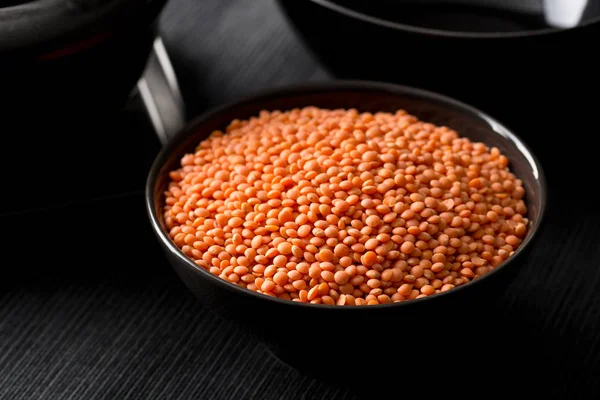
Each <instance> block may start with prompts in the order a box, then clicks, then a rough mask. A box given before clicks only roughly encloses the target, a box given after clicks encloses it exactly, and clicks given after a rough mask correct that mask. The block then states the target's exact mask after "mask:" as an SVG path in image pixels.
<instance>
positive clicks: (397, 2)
mask: <svg viewBox="0 0 600 400" xmlns="http://www.w3.org/2000/svg"><path fill="white" fill-rule="evenodd" d="M312 1H313V2H315V3H317V4H320V5H322V6H325V7H328V8H330V9H331V10H333V11H335V12H338V13H340V14H344V15H347V16H349V17H353V18H358V19H360V20H363V21H365V22H369V23H373V24H377V25H382V26H390V27H394V28H395V29H406V30H419V31H422V32H428V33H435V34H456V35H461V34H469V35H481V36H486V37H491V36H504V35H513V34H516V35H527V34H532V33H549V32H553V31H557V30H561V29H572V28H577V27H580V26H585V25H587V24H589V23H592V22H595V21H597V20H598V18H599V17H600V0H590V1H579V0H553V1H545V2H542V1H522V0H418V1H416V0H372V1H363V0H312Z"/></svg>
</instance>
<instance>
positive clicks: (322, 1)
mask: <svg viewBox="0 0 600 400" xmlns="http://www.w3.org/2000/svg"><path fill="white" fill-rule="evenodd" d="M309 1H311V2H313V3H315V4H317V5H319V6H321V7H325V8H327V9H329V10H331V11H334V12H337V13H339V14H342V15H345V16H347V17H349V18H353V19H357V20H360V21H363V22H366V23H369V24H372V25H379V26H382V27H385V28H390V29H394V30H399V31H406V32H411V33H417V34H422V35H430V36H440V37H447V38H461V39H517V38H527V37H536V36H544V35H551V34H559V33H563V32H569V31H574V30H578V29H583V28H585V27H587V26H589V25H592V24H595V23H598V22H600V16H598V17H594V18H591V19H589V20H586V21H584V22H582V23H581V24H579V25H577V26H574V27H571V28H544V29H535V30H523V31H515V32H459V31H447V30H443V29H432V28H422V27H419V26H415V25H409V24H402V23H399V22H394V21H389V20H386V19H383V18H379V17H375V16H373V15H369V14H365V13H363V12H360V11H357V10H354V9H352V8H349V7H345V6H343V5H340V4H337V3H333V2H331V1H329V0H309Z"/></svg>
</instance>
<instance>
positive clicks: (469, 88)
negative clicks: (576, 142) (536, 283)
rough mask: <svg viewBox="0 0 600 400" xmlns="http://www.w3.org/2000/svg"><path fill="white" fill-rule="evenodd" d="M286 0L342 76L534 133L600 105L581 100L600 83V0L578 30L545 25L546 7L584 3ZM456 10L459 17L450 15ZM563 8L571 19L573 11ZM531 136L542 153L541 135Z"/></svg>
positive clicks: (309, 40)
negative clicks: (433, 97)
mask: <svg viewBox="0 0 600 400" xmlns="http://www.w3.org/2000/svg"><path fill="white" fill-rule="evenodd" d="M431 2H433V3H436V4H429V3H431ZM406 3H410V4H413V6H406ZM448 3H451V4H460V3H467V4H470V5H477V4H479V5H480V6H481V7H480V8H466V7H459V6H456V7H453V6H448ZM538 3H539V4H538ZM558 3H561V4H558ZM278 4H279V6H280V8H281V9H282V10H283V12H284V14H285V15H286V16H287V17H288V19H289V21H291V23H292V25H293V26H294V27H295V29H296V31H297V32H298V33H299V35H300V37H301V38H302V39H303V40H304V42H305V43H306V44H307V46H308V48H310V49H311V50H312V52H313V53H314V54H315V55H316V56H317V58H318V59H319V60H320V61H321V62H322V64H323V65H324V66H325V67H326V68H327V69H328V70H329V71H330V72H331V73H332V74H333V75H334V76H335V77H336V78H338V79H361V80H365V79H366V80H378V81H386V82H394V83H400V84H404V85H410V86H414V87H421V88H424V89H428V90H433V91H437V92H440V93H443V94H446V95H448V96H452V97H454V98H457V99H459V100H461V101H465V102H468V103H470V104H477V105H478V107H480V108H481V109H483V110H485V111H486V112H489V113H492V114H493V115H495V116H496V117H497V118H499V119H501V120H502V121H505V122H506V123H508V124H510V125H511V126H514V127H518V128H519V130H520V131H521V132H522V135H523V137H525V138H527V139H529V138H535V139H538V138H540V139H542V138H544V137H545V135H546V134H547V132H548V129H552V128H557V124H559V125H560V124H562V125H560V127H561V128H565V129H567V128H572V127H573V122H574V120H575V119H576V120H580V119H581V118H586V117H589V116H590V115H593V113H595V108H596V106H595V103H593V104H591V103H590V102H585V101H579V99H580V98H582V96H585V94H584V93H588V92H589V93H596V92H597V90H598V89H599V88H600V79H599V71H600V61H599V58H598V57H596V55H595V51H593V50H592V49H593V48H595V46H596V41H597V38H598V37H599V36H600V1H597V0H593V1H588V2H587V8H586V9H585V10H584V13H583V17H582V20H581V23H579V24H578V25H575V26H572V27H569V28H565V27H564V26H566V24H564V25H561V26H562V27H561V26H551V25H549V24H547V23H545V22H544V21H543V19H542V18H543V17H542V14H541V13H543V11H544V9H543V8H542V7H544V5H546V7H549V5H552V4H555V5H557V4H558V5H562V6H569V5H571V6H574V5H575V4H578V5H581V4H582V3H581V2H572V3H571V2H569V1H562V2H542V1H539V2H524V1H517V0H515V1H506V0H505V1H503V0H497V1H491V0H486V1H483V0H482V1H477V0H455V1H450V0H446V1H430V2H427V1H425V0H422V1H414V0H407V1H404V0H370V1H364V0H337V1H332V0H295V1H288V0H278ZM403 4H404V6H403ZM415 4H416V6H414V5H415ZM536 4H537V5H539V8H540V9H539V10H538V14H537V15H536V14H535V13H534V14H527V13H517V12H512V13H508V12H507V11H506V10H507V9H510V8H511V7H512V8H513V9H517V10H519V9H522V8H525V9H527V8H529V9H534V8H535V7H537V6H536ZM493 6H496V9H495V10H494V9H493V8H492V7H493ZM526 6H529V7H526ZM457 7H458V8H457ZM455 9H458V10H460V11H461V12H460V13H459V15H454V14H449V13H450V12H452V11H453V10H455ZM465 9H466V11H463V10H465ZM558 15H559V17H562V18H563V19H568V18H567V16H568V14H566V13H564V12H563V13H560V12H558ZM398 21H400V22H402V23H400V22H398ZM563 22H565V21H563ZM567 22H570V21H567ZM448 25H450V26H448ZM432 26H433V27H436V28H437V29H434V28H432ZM451 29H454V30H451ZM525 109H526V110H527V112H526V113H525V112H523V110H525ZM549 114H551V115H552V116H553V117H552V118H549V117H548V115H549ZM573 116H576V117H575V118H574V117H573ZM587 121H588V123H591V122H593V119H591V118H589V119H588V120H587ZM581 126H584V125H583V124H582V125H581ZM557 130H558V129H557ZM532 142H533V140H532ZM531 144H532V146H534V150H535V151H536V153H538V152H539V151H538V149H537V148H535V144H536V143H531ZM554 149H555V150H557V151H558V150H560V149H559V148H558V147H554ZM540 150H544V148H543V147H542V146H540ZM555 155H556V154H554V156H555ZM542 161H545V160H544V157H542Z"/></svg>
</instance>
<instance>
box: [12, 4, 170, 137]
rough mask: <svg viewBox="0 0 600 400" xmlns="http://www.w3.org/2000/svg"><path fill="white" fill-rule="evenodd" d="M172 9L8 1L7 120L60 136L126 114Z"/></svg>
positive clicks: (140, 5) (151, 6)
mask: <svg viewBox="0 0 600 400" xmlns="http://www.w3.org/2000/svg"><path fill="white" fill-rule="evenodd" d="M165 2H166V0H150V1H146V0H111V1H103V0H100V1H84V0H69V1H65V0H43V1H26V0H20V1H18V0H9V1H0V87H2V93H1V97H0V104H1V105H2V109H3V117H4V120H5V121H6V119H7V118H11V117H14V119H15V120H16V121H19V125H27V122H30V121H36V120H37V121H39V120H43V121H44V124H43V125H45V127H46V128H47V129H60V127H61V126H62V125H64V124H68V123H69V122H70V121H72V120H74V119H79V120H80V121H84V120H89V119H91V118H99V117H102V118H104V117H105V115H106V113H107V112H109V111H115V110H117V109H119V108H120V107H121V106H122V105H123V104H124V103H125V101H126V100H127V98H128V96H129V94H130V93H131V91H132V89H133V88H134V86H135V84H136V82H137V80H138V79H139V78H140V76H141V74H142V72H143V69H144V67H145V65H146V62H147V60H148V56H149V54H150V52H151V49H152V44H153V41H154V38H155V37H156V27H155V25H156V24H155V21H156V18H157V16H158V14H159V12H160V11H161V9H162V8H163V6H164V4H165ZM31 115H35V116H36V117H37V118H30V116H31ZM57 121H59V122H60V123H58V122H57ZM52 122H57V123H56V124H53V123H52ZM50 125H58V127H57V126H50ZM33 130H34V129H33V128H32V131H33Z"/></svg>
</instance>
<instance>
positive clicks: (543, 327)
mask: <svg viewBox="0 0 600 400" xmlns="http://www.w3.org/2000/svg"><path fill="white" fill-rule="evenodd" d="M290 1H292V0H290ZM160 26H161V32H162V34H163V38H164V40H165V44H166V46H167V49H168V50H169V52H170V54H171V56H172V59H173V62H174V64H175V68H176V72H177V73H178V76H179V79H180V83H181V86H182V89H183V94H184V97H185V99H186V102H187V104H188V107H189V111H190V112H191V113H192V114H194V113H198V112H201V111H203V110H205V109H207V108H209V107H211V106H215V105H218V104H221V103H223V102H226V101H229V100H234V99H236V98H238V97H240V96H243V95H246V94H250V93H252V92H254V91H256V90H259V89H261V88H265V87H273V86H280V85H285V84H288V83H298V82H304V81H307V80H321V79H329V76H328V75H327V73H326V72H325V71H324V70H323V69H322V68H320V67H319V65H318V64H317V62H316V61H315V60H314V58H313V57H311V55H310V54H309V53H308V52H307V51H306V50H305V48H304V47H303V46H302V45H301V43H300V42H299V41H298V39H297V38H296V37H295V36H294V34H293V32H292V31H291V30H290V28H289V27H288V25H287V24H286V21H285V20H284V19H283V17H282V15H281V14H280V13H279V11H278V9H277V8H276V6H275V4H274V2H273V1H270V0H254V1H244V0H239V1H234V0H203V1H193V0H171V1H170V2H169V4H168V6H167V8H166V9H165V11H164V12H163V14H162V17H161V25H160ZM93 125H94V126H85V127H82V128H81V135H82V137H83V138H85V140H83V139H82V141H81V147H79V148H77V149H75V150H74V151H73V153H72V154H70V155H71V156H72V157H74V158H76V159H77V163H75V165H73V167H72V170H71V173H68V174H62V175H60V176H52V177H43V168H41V169H40V176H38V177H35V176H34V177H31V176H23V177H20V176H19V166H18V165H15V169H14V170H13V171H10V172H9V173H10V174H11V176H12V177H15V176H16V177H17V178H19V179H29V180H31V182H32V183H31V185H32V186H33V187H34V188H35V185H39V187H40V189H39V190H38V191H37V192H36V191H35V190H34V192H35V193H36V194H35V195H34V196H31V195H27V196H26V197H27V198H26V199H25V198H23V201H26V202H27V204H28V205H29V206H28V207H27V209H26V210H23V209H18V208H16V207H5V208H4V209H2V210H0V226H1V227H2V229H3V230H4V231H5V232H6V238H5V240H3V242H2V244H1V246H2V248H1V250H2V254H3V258H2V259H0V266H1V267H2V269H1V270H2V271H3V273H2V276H0V399H10V400H19V399H86V400H88V399H89V400H92V399H163V398H169V399H210V400H212V399H215V400H216V399H231V400H234V399H251V398H252V399H261V400H272V399H296V398H302V393H304V397H303V398H306V399H324V400H329V399H352V398H355V397H357V396H356V395H355V394H354V393H353V392H352V391H351V390H349V389H345V388H341V387H337V386H334V385H331V384H328V383H325V382H322V381H318V380H315V379H312V378H309V377H306V376H303V375H302V374H300V373H298V372H296V371H294V370H293V369H292V368H290V367H288V366H287V365H285V364H283V363H282V362H281V361H279V360H277V359H276V358H275V357H273V356H272V355H271V354H270V353H269V352H268V350H267V349H266V347H265V346H263V345H262V344H260V343H259V342H257V341H256V340H254V339H253V338H251V337H249V336H247V335H245V334H243V333H241V332H240V331H238V330H237V329H235V328H234V327H233V326H231V325H230V324H229V323H228V322H226V321H223V320H221V319H220V318H219V317H217V316H215V315H213V314H212V313H210V312H209V311H208V310H206V309H205V308H203V307H202V306H201V305H200V304H199V303H198V301H196V300H195V299H194V298H193V297H192V296H191V295H190V294H189V293H188V291H187V290H186V289H185V288H184V286H183V284H182V283H181V282H180V281H179V280H178V278H177V277H176V275H175V274H174V273H173V272H172V270H171V269H170V267H169V266H168V264H167V263H166V260H165V259H164V257H163V255H162V253H161V252H160V250H159V248H158V246H157V243H156V241H155V238H154V236H153V234H152V233H151V231H150V229H149V225H148V223H147V219H146V215H145V211H144V206H143V193H142V188H143V185H144V180H145V174H146V172H147V170H148V168H149V165H150V162H151V161H152V158H153V157H154V155H155V154H156V152H157V151H158V149H159V144H158V142H157V140H156V139H155V138H154V136H153V135H152V133H151V132H150V131H149V126H148V124H147V121H146V120H145V117H144V114H143V113H142V112H141V111H140V110H139V105H138V104H136V103H135V102H132V104H130V106H129V108H128V109H127V112H124V113H122V114H121V115H120V116H118V118H116V119H114V120H113V119H108V118H107V119H106V120H104V121H97V123H95V124H93ZM27 157H28V153H27V152H24V153H23V159H22V160H21V162H23V163H27V162H29V160H28V158H27ZM63 158H64V159H67V160H69V158H68V157H62V156H59V155H57V162H59V161H60V159H63ZM65 162H66V161H65ZM82 169H83V170H84V171H85V172H80V171H81V170H82ZM81 173H83V174H87V178H85V179H83V178H81ZM48 182H51V183H52V185H50V186H48V185H47V186H44V183H48ZM593 184H594V183H593V182H592V181H591V182H590V185H593ZM47 187H55V188H60V191H61V193H62V196H57V195H55V194H53V193H51V192H49V190H50V189H48V188H47ZM3 193H4V195H3V197H4V198H5V199H9V200H11V199H12V200H15V199H16V200H15V201H17V200H19V199H21V198H22V197H25V196H24V195H23V193H21V192H20V190H19V189H18V188H15V187H7V188H5V191H4V192H3ZM555 193H563V195H562V196H555V197H553V198H552V199H551V201H550V208H549V212H548V215H547V220H546V225H545V229H544V231H543V233H542V237H541V238H540V240H539V241H538V242H537V247H536V249H535V250H534V251H533V252H532V255H531V258H530V262H529V263H528V264H527V265H526V266H525V267H524V268H523V270H522V271H521V273H520V275H519V277H518V278H517V279H516V281H515V282H514V284H513V285H512V286H510V287H508V288H507V290H506V294H505V296H504V297H503V298H501V299H499V300H498V302H497V303H496V304H490V305H489V315H487V316H486V317H487V318H488V319H491V320H494V321H495V322H496V324H495V325H494V326H495V328H494V332H491V331H488V330H486V329H484V328H482V329H481V330H479V331H474V332H473V333H472V335H471V336H470V337H465V338H464V342H463V343H448V344H443V345H440V346H434V347H424V353H423V354H424V357H430V358H431V362H432V364H431V365H432V367H431V371H413V370H411V369H410V362H408V361H407V362H406V363H405V364H400V366H399V370H398V376H399V381H400V383H398V382H366V384H367V385H375V386H378V387H385V386H386V385H387V386H389V387H390V388H392V389H393V391H392V393H395V394H396V395H395V396H392V397H390V398H398V397H400V394H401V393H403V390H404V389H403V388H408V387H409V386H410V385H411V382H412V380H411V376H416V375H422V374H431V379H430V380H428V382H430V384H429V385H427V386H424V387H423V388H422V390H421V392H422V397H423V398H428V397H430V396H431V397H433V396H453V395H454V394H458V395H460V394H461V393H465V390H466V389H465V388H468V387H469V385H470V382H473V381H475V380H477V381H479V382H481V381H482V380H485V381H488V382H489V387H490V393H492V394H493V393H494V388H495V387H500V386H502V387H506V386H509V387H510V386H511V385H514V386H515V387H514V391H515V394H517V393H528V394H533V395H534V398H538V397H545V398H562V399H578V398H583V399H595V398H598V393H599V392H598V389H599V379H600V378H599V377H600V368H599V367H600V365H599V361H598V360H599V357H598V354H599V353H600V346H599V343H600V334H599V330H600V324H599V321H600V296H599V295H598V290H599V289H600V269H599V267H600V246H598V244H599V243H600V223H599V221H600V219H599V217H598V215H597V214H598V212H597V211H596V210H595V209H594V200H593V197H592V195H591V193H592V192H591V191H590V190H589V189H586V188H581V187H570V186H569V184H568V183H565V187H564V188H562V187H561V188H558V189H556V188H555ZM14 203H15V202H13V203H10V202H9V203H8V204H14ZM47 204H52V206H51V207H47ZM462 312H468V310H464V311H462ZM473 318H474V319H479V318H482V316H478V315H473ZM306 323H310V322H309V321H306ZM394 324H395V323H391V324H390V331H389V335H390V337H393V335H394V326H395V325H394ZM486 326H487V325H486ZM440 329H441V330H443V329H451V327H444V328H440ZM371 341H374V342H375V343H379V342H378V338H371ZM500 346H501V347H502V349H503V351H506V352H507V357H506V359H507V360H509V361H508V362H506V359H504V360H503V361H502V362H503V363H506V365H503V366H501V368H502V369H504V370H507V371H511V374H512V375H513V376H514V378H515V380H514V381H510V380H508V381H507V380H505V379H504V378H503V379H502V380H499V379H494V377H495V376H496V375H495V372H492V368H490V367H489V366H487V365H485V364H483V365H462V364H461V363H460V361H461V355H460V354H461V352H462V351H471V352H486V349H488V348H490V347H500ZM307 351H310V348H307ZM370 351H375V352H380V353H381V352H386V353H387V352H390V351H393V353H394V354H395V355H396V356H397V357H398V358H399V359H401V358H402V346H396V347H394V348H393V349H391V350H390V349H389V348H388V347H387V346H386V345H385V341H384V340H383V339H382V340H381V345H377V346H376V347H375V348H374V349H371V350H370ZM327 359H328V361H327V362H330V363H331V364H332V368H348V370H349V374H351V375H353V376H354V375H355V376H356V377H357V378H358V377H360V372H361V369H363V368H374V366H364V365H363V366H361V365H358V366H338V365H336V363H335V354H334V353H332V354H331V355H328V356H327ZM489 362H490V364H494V363H495V360H494V359H491V360H489ZM511 374H508V376H510V375H511ZM503 376H507V375H503ZM516 382H519V385H525V386H524V387H518V386H517V385H516ZM484 397H485V395H484Z"/></svg>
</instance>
